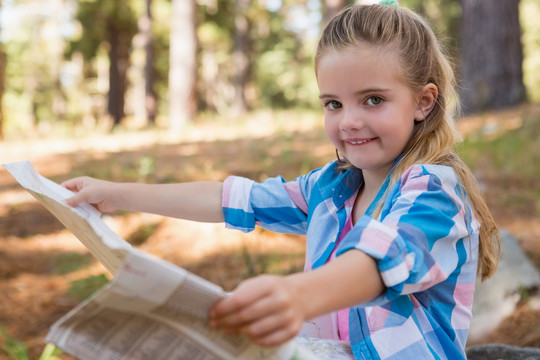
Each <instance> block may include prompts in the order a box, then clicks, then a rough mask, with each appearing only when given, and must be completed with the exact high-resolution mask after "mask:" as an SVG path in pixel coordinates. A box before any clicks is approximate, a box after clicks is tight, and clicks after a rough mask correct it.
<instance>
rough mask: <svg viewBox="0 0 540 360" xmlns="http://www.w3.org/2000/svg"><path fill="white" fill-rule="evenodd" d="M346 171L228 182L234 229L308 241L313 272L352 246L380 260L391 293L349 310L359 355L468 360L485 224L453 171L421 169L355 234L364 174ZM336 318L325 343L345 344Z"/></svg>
mask: <svg viewBox="0 0 540 360" xmlns="http://www.w3.org/2000/svg"><path fill="white" fill-rule="evenodd" d="M336 167H337V162H331V163H328V164H327V165H326V166H325V167H323V168H322V169H319V170H315V171H312V172H311V173H309V174H308V175H304V176H301V177H299V178H297V179H296V180H294V181H291V182H286V181H285V180H283V178H281V177H276V178H270V179H268V180H266V181H264V182H262V183H255V182H253V181H251V180H248V179H245V178H240V177H229V178H227V179H226V181H225V185H224V192H223V214H224V217H225V221H226V223H227V227H229V228H234V229H239V230H242V231H251V230H253V229H254V227H255V225H260V226H262V227H264V228H266V229H269V230H272V231H276V232H281V233H293V234H305V235H307V247H306V270H307V271H309V270H310V269H313V268H317V267H320V266H322V265H324V264H325V263H326V262H327V261H328V260H329V258H331V257H333V256H334V255H336V254H337V256H339V255H340V254H342V253H343V252H345V251H347V250H350V249H358V250H361V251H363V252H365V253H367V254H369V255H370V256H372V257H373V258H375V259H376V261H377V264H378V267H379V271H380V274H381V277H382V279H383V282H384V284H385V286H386V289H385V291H384V292H383V294H381V295H380V296H379V297H378V298H376V299H374V300H373V301H371V302H369V303H364V304H358V306H355V307H351V308H350V309H349V314H348V315H349V316H348V318H349V319H348V321H349V338H350V342H351V347H352V349H353V353H354V357H355V359H465V358H466V357H465V343H466V340H467V336H468V333H469V325H470V321H471V309H472V302H473V295H474V285H475V280H476V272H477V263H478V228H479V224H478V222H477V221H476V220H475V219H474V217H473V212H472V211H471V209H470V206H469V203H468V201H466V200H464V196H463V189H462V187H461V186H460V185H459V183H458V179H457V177H456V175H455V172H454V171H453V169H452V168H450V167H447V166H441V165H414V166H412V167H411V168H409V169H408V170H407V171H406V172H405V173H404V174H403V175H402V176H401V178H400V181H398V182H397V184H396V185H394V186H393V187H392V188H391V189H388V188H387V187H388V185H387V184H388V182H386V183H385V184H384V185H383V186H382V188H381V190H380V191H379V194H378V195H377V198H376V199H375V200H374V202H373V204H371V206H370V208H368V210H367V211H366V214H365V215H363V216H362V217H361V218H360V219H359V220H358V221H357V222H356V223H355V224H354V226H352V228H351V227H350V217H351V212H352V205H353V204H354V198H355V197H356V195H357V193H358V189H359V188H360V186H361V185H362V182H363V177H362V172H361V171H360V170H358V169H355V168H353V169H349V170H347V171H339V170H337V168H336ZM386 191H387V192H386ZM384 195H386V198H385V199H383V205H382V210H381V212H380V215H379V216H378V217H377V218H376V219H374V218H373V217H372V214H373V212H374V209H375V207H376V206H377V205H376V203H377V202H378V200H379V199H381V198H382V197H383V196H384ZM347 223H349V226H347ZM344 229H345V230H344ZM344 231H346V233H344ZM342 233H343V234H344V236H340V235H342ZM332 319H333V321H330V322H327V323H326V324H327V326H328V327H330V329H328V328H327V329H320V330H321V333H322V334H326V335H321V337H330V338H332V337H334V338H336V336H335V334H336V333H337V322H336V321H335V320H336V314H333V316H332ZM328 324H329V325H328Z"/></svg>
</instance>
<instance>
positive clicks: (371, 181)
mask: <svg viewBox="0 0 540 360" xmlns="http://www.w3.org/2000/svg"><path fill="white" fill-rule="evenodd" d="M390 170H391V167H390V168H388V169H384V170H362V175H363V177H364V188H363V193H364V194H366V195H367V196H369V197H371V196H372V197H373V198H375V196H377V193H378V192H379V189H380V188H381V185H382V184H383V183H384V180H386V177H387V176H388V174H389V173H390Z"/></svg>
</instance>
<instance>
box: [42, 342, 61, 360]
mask: <svg viewBox="0 0 540 360" xmlns="http://www.w3.org/2000/svg"><path fill="white" fill-rule="evenodd" d="M60 354H62V350H60V349H59V348H57V347H56V346H54V345H53V344H47V345H45V348H44V349H43V352H42V353H41V356H40V357H39V359H38V360H60V357H58V356H57V355H60Z"/></svg>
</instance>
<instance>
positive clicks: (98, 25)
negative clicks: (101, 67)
mask: <svg viewBox="0 0 540 360" xmlns="http://www.w3.org/2000/svg"><path fill="white" fill-rule="evenodd" d="M76 19H77V21H79V23H80V24H81V27H82V32H81V34H80V38H78V39H74V40H71V41H70V42H69V44H68V47H67V50H66V55H67V56H68V58H70V57H71V56H72V54H73V53H75V52H80V53H82V54H83V57H84V58H85V59H86V60H91V59H93V58H94V57H95V55H96V54H97V51H98V49H99V47H100V46H101V44H102V43H104V42H106V41H108V40H109V38H110V33H111V32H113V31H116V32H120V33H122V34H123V36H124V37H125V38H124V41H130V39H131V38H132V37H133V35H135V33H136V32H137V21H136V18H135V14H134V11H133V9H132V8H131V6H130V4H129V1H108V0H81V1H79V2H78V9H77V15H76Z"/></svg>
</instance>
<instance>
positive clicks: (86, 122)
mask: <svg viewBox="0 0 540 360" xmlns="http://www.w3.org/2000/svg"><path fill="white" fill-rule="evenodd" d="M352 3H354V2H352V1H346V0H251V1H250V0H235V1H232V0H121V1H108V0H1V1H0V40H1V41H0V161H1V162H2V163H5V162H10V161H17V160H26V159H28V160H31V161H32V162H33V164H34V166H35V167H36V169H37V170H38V171H40V172H41V173H42V174H43V175H45V176H47V177H49V178H51V179H52V180H54V181H57V182H61V181H63V180H66V179H68V178H71V177H73V176H77V175H83V174H84V175H91V176H96V177H100V178H105V179H109V180H116V181H140V182H162V183H163V182H174V181H191V180H223V179H224V178H225V177H226V176H228V175H230V174H235V175H242V176H248V177H251V178H253V179H255V180H264V179H265V178H267V177H268V176H275V175H278V174H281V175H283V176H284V177H285V178H287V179H289V180H291V179H293V178H294V177H296V176H298V175H299V174H302V173H305V172H307V171H310V170H312V169H315V168H317V167H320V166H322V165H323V164H324V163H326V162H327V161H329V160H332V159H333V157H334V155H333V149H332V147H331V145H330V143H329V141H327V140H326V139H325V135H324V130H323V128H322V107H321V105H320V101H319V100H318V88H317V83H316V80H315V76H314V70H313V55H314V52H315V48H316V43H317V40H318V37H319V34H320V31H321V29H322V28H323V26H324V25H325V24H326V23H327V22H328V21H329V19H331V18H332V17H333V16H334V15H335V14H336V13H337V12H339V11H340V10H341V9H342V8H343V7H345V6H348V5H351V4H352ZM400 5H401V6H406V7H409V8H411V9H413V10H415V11H417V12H419V13H421V14H422V15H424V16H425V17H426V19H428V21H429V23H430V24H431V25H432V27H433V28H434V29H435V31H436V33H437V34H438V35H439V37H440V38H441V39H442V42H443V44H444V45H445V47H446V49H447V52H448V54H449V56H450V58H451V59H452V63H453V64H454V68H455V71H456V73H457V75H458V80H459V87H460V94H461V97H462V101H463V103H462V105H463V116H462V118H461V119H459V123H458V125H459V128H460V131H461V133H462V134H463V135H464V139H465V140H464V142H463V144H462V145H461V146H460V148H459V151H460V155H461V156H462V157H463V158H464V160H465V161H466V162H467V163H468V164H469V165H470V167H471V168H472V169H473V171H474V173H475V174H476V176H477V178H478V181H479V183H480V185H481V187H482V189H483V190H484V193H485V196H486V199H487V201H488V205H489V206H490V208H491V209H492V212H493V214H494V216H495V218H496V220H497V222H498V224H499V225H500V226H501V228H504V229H506V230H508V231H509V232H510V233H511V234H512V236H513V237H514V238H515V239H516V241H517V243H518V244H519V245H520V247H521V248H522V249H523V251H524V253H525V254H526V256H527V258H528V259H530V261H531V263H532V264H533V265H534V266H535V267H536V268H540V244H539V243H538V239H539V237H540V223H539V219H538V214H539V212H540V180H539V179H540V168H539V167H538V165H537V162H536V161H537V160H538V159H539V158H540V71H539V70H540V22H539V21H538V19H539V18H540V2H539V1H538V0H521V1H520V0H484V1H477V0H401V1H400ZM106 221H107V222H108V223H109V224H110V226H111V227H112V228H113V229H114V230H116V231H117V232H118V233H119V234H120V235H122V236H123V237H124V238H126V240H128V241H129V242H131V243H132V244H133V245H134V246H137V247H140V248H142V249H143V250H145V251H148V252H150V253H153V254H156V255H158V256H160V257H162V258H165V259H166V260H168V261H171V262H173V263H176V264H178V265H181V266H183V267H185V268H187V269H188V270H190V271H193V272H195V273H197V274H199V275H201V276H203V277H205V278H207V279H209V280H211V281H214V282H216V283H218V284H219V285H220V286H223V287H224V288H226V289H227V290H231V289H233V288H234V287H235V286H236V285H237V284H238V283H239V282H240V281H241V280H243V279H245V278H247V277H250V276H253V275H256V274H259V273H262V272H271V273H277V274H287V273H290V272H293V271H301V270H302V266H303V257H304V244H303V239H302V238H298V237H293V236H287V235H276V234H271V233H268V232H266V231H264V230H261V229H257V230H256V231H254V232H253V233H251V234H247V235H246V234H237V233H232V232H228V231H224V230H223V229H222V225H220V226H216V225H209V224H193V223H189V222H184V221H179V220H174V219H165V218H162V217H157V216H150V215H144V214H130V213H115V214H112V215H109V216H107V217H106ZM195 239H196V240H195ZM109 278H110V275H109V274H107V273H106V271H105V269H104V268H103V267H101V265H99V264H98V263H96V262H95V261H94V259H93V258H92V257H91V255H89V254H88V253H87V251H86V250H85V248H84V247H82V246H81V245H80V244H79V243H78V242H77V241H76V240H75V239H74V238H73V237H72V236H71V235H70V234H69V233H67V232H66V230H65V229H64V228H63V226H62V225H61V224H60V223H58V222H57V221H56V220H55V219H54V218H52V217H51V216H50V215H49V214H48V213H47V211H46V210H44V209H43V208H42V207H41V206H40V205H39V204H38V203H36V202H35V201H34V200H33V199H32V198H31V197H30V196H29V195H27V194H26V193H25V192H24V191H22V190H21V188H20V187H19V186H18V185H17V184H16V183H15V182H14V181H13V179H12V178H11V177H10V176H9V174H7V172H5V171H0V359H4V358H5V359H36V358H38V357H39V356H40V354H41V355H42V357H41V358H42V359H46V357H44V356H45V355H43V354H42V352H43V349H44V344H43V338H44V336H45V334H46V332H47V330H48V327H49V326H50V325H51V324H52V323H53V322H54V321H55V320H57V319H58V318H59V317H60V316H61V315H62V314H64V313H66V312H67V311H69V309H71V308H72V307H73V306H74V305H76V304H77V303H79V302H80V301H81V299H84V298H85V297H86V296H88V295H89V294H91V293H92V291H94V290H95V289H97V288H99V287H100V286H101V285H103V284H104V283H106V282H107V281H108V279H109ZM520 291H521V293H520V295H519V301H517V302H516V305H515V309H514V310H515V311H513V312H512V313H511V314H510V315H509V316H508V317H507V318H506V319H505V320H504V321H503V322H502V323H501V324H500V326H499V327H497V328H496V329H493V331H492V332H491V333H490V334H489V335H486V337H485V338H483V339H482V340H478V341H477V342H478V343H481V342H502V343H507V344H515V345H521V346H535V347H540V326H539V325H538V324H540V311H539V310H538V309H537V308H535V307H533V306H531V305H530V304H529V302H528V301H527V299H528V298H529V297H530V296H531V295H532V294H533V293H534V291H535V290H534V289H529V288H527V289H525V288H522V289H521V290H520ZM49 350H50V349H49ZM46 356H50V357H47V359H49V358H50V359H53V358H63V359H64V358H65V359H69V358H70V357H69V356H67V355H65V354H60V355H58V354H57V353H56V352H55V351H52V352H51V354H49V355H46Z"/></svg>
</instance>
